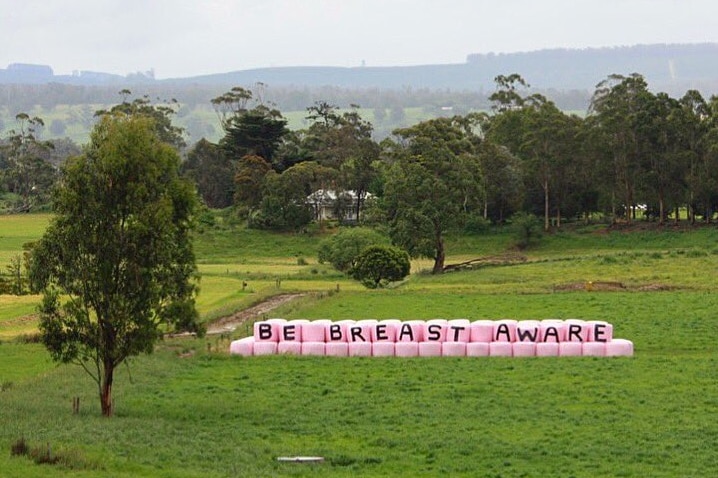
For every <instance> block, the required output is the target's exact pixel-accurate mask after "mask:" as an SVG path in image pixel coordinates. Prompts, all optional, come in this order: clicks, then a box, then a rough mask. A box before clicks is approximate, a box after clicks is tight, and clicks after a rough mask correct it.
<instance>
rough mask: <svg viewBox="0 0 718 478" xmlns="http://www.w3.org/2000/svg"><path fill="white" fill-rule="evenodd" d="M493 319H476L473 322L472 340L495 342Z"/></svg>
mask: <svg viewBox="0 0 718 478" xmlns="http://www.w3.org/2000/svg"><path fill="white" fill-rule="evenodd" d="M493 341H494V322H493V320H475V321H473V322H471V342H486V343H488V342H493Z"/></svg>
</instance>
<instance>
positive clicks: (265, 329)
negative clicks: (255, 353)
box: [259, 324, 272, 340]
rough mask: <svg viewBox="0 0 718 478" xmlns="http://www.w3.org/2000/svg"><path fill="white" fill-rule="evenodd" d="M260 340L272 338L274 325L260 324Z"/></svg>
mask: <svg viewBox="0 0 718 478" xmlns="http://www.w3.org/2000/svg"><path fill="white" fill-rule="evenodd" d="M259 338H260V339H262V340H269V339H271V338H272V324H259Z"/></svg>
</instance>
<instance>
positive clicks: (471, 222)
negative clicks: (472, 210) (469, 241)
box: [464, 215, 491, 235]
mask: <svg viewBox="0 0 718 478" xmlns="http://www.w3.org/2000/svg"><path fill="white" fill-rule="evenodd" d="M490 227H491V221H489V220H488V219H484V218H483V217H482V216H476V215H471V216H469V217H468V218H467V219H466V222H465V223H464V232H466V233H467V234H477V235H478V234H485V233H487V232H488V231H489V228H490Z"/></svg>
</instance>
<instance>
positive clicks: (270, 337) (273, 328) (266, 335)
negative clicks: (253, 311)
mask: <svg viewBox="0 0 718 478" xmlns="http://www.w3.org/2000/svg"><path fill="white" fill-rule="evenodd" d="M280 321H281V322H280ZM286 322H287V321H286V320H284V319H270V320H261V321H259V322H255V323H254V340H255V341H257V342H279V336H280V333H279V329H280V326H281V325H284V324H285V323H286Z"/></svg>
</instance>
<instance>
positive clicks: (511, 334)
mask: <svg viewBox="0 0 718 478" xmlns="http://www.w3.org/2000/svg"><path fill="white" fill-rule="evenodd" d="M516 324H518V321H516V320H514V319H501V320H497V321H494V333H493V337H492V339H491V341H492V342H516Z"/></svg>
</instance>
